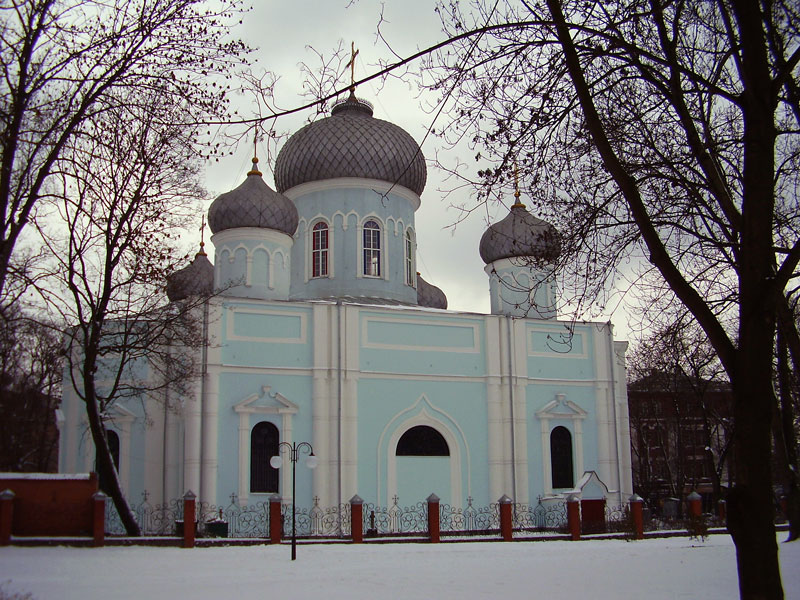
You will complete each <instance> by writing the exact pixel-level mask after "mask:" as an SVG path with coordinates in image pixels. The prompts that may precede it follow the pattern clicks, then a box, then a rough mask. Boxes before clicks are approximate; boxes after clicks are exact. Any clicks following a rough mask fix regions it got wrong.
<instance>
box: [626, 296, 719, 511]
mask: <svg viewBox="0 0 800 600" xmlns="http://www.w3.org/2000/svg"><path fill="white" fill-rule="evenodd" d="M671 316H672V317H674V320H672V322H670V323H668V324H666V325H665V326H662V327H659V328H658V329H657V330H655V331H654V332H653V333H652V334H651V335H650V336H648V337H647V338H646V339H643V340H641V341H639V342H638V343H637V344H636V346H634V348H633V350H632V351H631V352H630V353H629V355H628V357H627V359H626V361H627V364H628V378H629V381H630V383H629V385H628V390H629V391H628V401H629V404H630V416H631V440H632V448H631V450H632V453H633V459H634V461H633V462H634V464H635V467H634V487H635V488H638V489H641V490H642V491H640V492H639V493H640V494H641V495H642V496H643V497H645V499H647V498H648V496H650V497H651V498H652V499H653V500H655V499H657V498H659V497H660V496H663V494H664V493H667V494H669V495H670V496H673V497H679V498H680V497H683V496H684V495H685V494H686V493H688V490H692V489H695V490H696V489H697V488H698V487H699V486H700V485H701V484H705V485H706V486H707V485H708V483H709V481H710V483H711V487H712V493H711V497H712V501H713V502H714V503H715V502H716V501H717V500H719V499H721V497H722V493H721V491H722V490H721V488H722V483H723V481H724V480H725V479H726V475H727V471H728V463H729V460H728V459H729V454H730V448H731V444H732V441H733V440H732V437H733V436H732V434H733V428H732V420H733V398H732V394H731V390H730V384H729V382H728V381H727V379H726V377H725V374H724V371H723V369H722V366H721V365H720V364H719V360H718V359H717V357H716V354H715V352H714V349H713V348H711V346H710V344H709V343H708V340H707V339H706V338H705V335H704V334H703V332H702V330H701V329H700V328H699V327H698V326H697V325H696V323H694V322H692V321H689V320H687V318H686V316H685V315H676V314H675V312H674V311H673V312H672V313H671ZM665 320H671V319H668V317H665Z"/></svg>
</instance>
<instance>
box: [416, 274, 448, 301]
mask: <svg viewBox="0 0 800 600" xmlns="http://www.w3.org/2000/svg"><path fill="white" fill-rule="evenodd" d="M417 304H418V305H419V306H425V307H428V308H442V309H444V308H447V296H445V295H444V292H443V291H442V290H440V289H439V288H438V287H436V286H435V285H431V284H430V283H428V282H427V281H425V280H424V279H423V278H422V276H421V275H420V274H419V273H417Z"/></svg>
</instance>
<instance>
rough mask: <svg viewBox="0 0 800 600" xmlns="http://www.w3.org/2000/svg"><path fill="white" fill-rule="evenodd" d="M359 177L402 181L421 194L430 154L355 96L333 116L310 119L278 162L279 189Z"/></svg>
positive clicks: (276, 183) (399, 182) (288, 145)
mask: <svg viewBox="0 0 800 600" xmlns="http://www.w3.org/2000/svg"><path fill="white" fill-rule="evenodd" d="M337 177H358V178H364V179H379V180H381V181H387V182H389V183H391V184H399V185H402V186H404V187H406V188H408V189H410V190H411V191H413V192H414V193H416V194H417V195H420V194H422V190H423V189H424V188H425V181H426V179H427V169H426V167H425V157H424V156H423V155H422V151H421V150H420V148H419V145H417V143H416V142H415V141H414V138H412V137H411V136H410V135H409V134H408V133H407V132H406V131H405V130H403V129H402V128H400V127H398V126H397V125H394V124H393V123H389V122H388V121H383V120H381V119H376V118H374V117H373V116H372V106H371V105H370V104H369V103H368V102H366V101H365V100H361V99H358V98H356V96H355V94H353V93H351V94H350V97H349V98H348V99H347V100H345V101H343V102H340V103H339V104H337V105H336V106H334V107H333V110H331V116H330V117H327V118H325V119H321V120H319V121H315V122H314V123H310V124H309V125H306V126H305V127H303V128H302V129H301V130H300V131H298V132H297V133H295V134H294V135H293V136H292V137H291V138H289V140H288V141H287V142H286V144H284V146H283V148H281V151H280V153H279V154H278V159H277V161H276V163H275V186H276V187H277V189H278V191H279V192H285V191H286V190H288V189H290V188H293V187H295V186H297V185H300V184H301V183H307V182H310V181H320V180H323V179H334V178H337Z"/></svg>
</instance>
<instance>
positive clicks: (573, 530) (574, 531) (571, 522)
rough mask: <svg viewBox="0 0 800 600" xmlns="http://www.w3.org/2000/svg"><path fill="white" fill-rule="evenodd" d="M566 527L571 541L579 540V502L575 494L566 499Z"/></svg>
mask: <svg viewBox="0 0 800 600" xmlns="http://www.w3.org/2000/svg"><path fill="white" fill-rule="evenodd" d="M567 526H568V528H569V534H570V536H571V538H572V539H573V540H579V539H581V509H580V501H579V500H578V497H577V496H576V495H575V494H572V495H570V496H569V497H568V498H567Z"/></svg>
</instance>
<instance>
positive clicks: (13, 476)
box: [0, 473, 91, 481]
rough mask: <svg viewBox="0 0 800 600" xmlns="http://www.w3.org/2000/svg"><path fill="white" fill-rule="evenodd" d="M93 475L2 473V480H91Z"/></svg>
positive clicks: (0, 474) (0, 475)
mask: <svg viewBox="0 0 800 600" xmlns="http://www.w3.org/2000/svg"><path fill="white" fill-rule="evenodd" d="M90 478H91V473H0V479H70V480H73V481H74V480H83V479H90Z"/></svg>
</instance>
